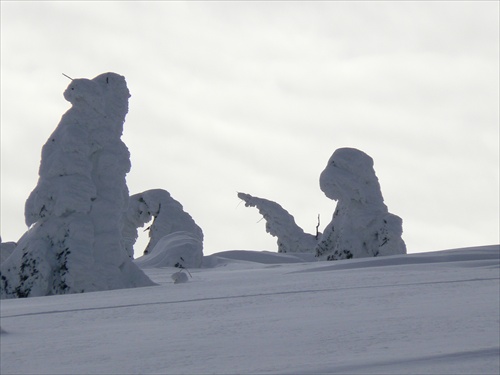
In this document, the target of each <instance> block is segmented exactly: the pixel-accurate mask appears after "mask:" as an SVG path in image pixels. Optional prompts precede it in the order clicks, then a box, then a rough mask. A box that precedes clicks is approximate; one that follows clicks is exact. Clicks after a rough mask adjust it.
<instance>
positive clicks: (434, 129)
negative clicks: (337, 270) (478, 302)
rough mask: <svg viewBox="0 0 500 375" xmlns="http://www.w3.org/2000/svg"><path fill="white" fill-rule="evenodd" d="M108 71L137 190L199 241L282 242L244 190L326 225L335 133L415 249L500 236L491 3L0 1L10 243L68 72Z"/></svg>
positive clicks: (267, 245)
mask: <svg viewBox="0 0 500 375" xmlns="http://www.w3.org/2000/svg"><path fill="white" fill-rule="evenodd" d="M108 71H112V72H116V73H119V74H121V75H123V76H125V78H126V80H127V83H128V87H129V89H130V91H131V94H132V97H131V98H130V102H129V106H130V109H129V113H128V115H127V118H126V122H125V125H124V135H123V140H124V142H125V143H126V144H127V146H128V148H129V150H130V152H131V161H132V170H131V172H130V173H129V175H128V177H127V181H128V186H129V190H130V193H131V194H134V193H138V192H141V191H144V190H147V189H153V188H162V189H166V190H168V191H169V192H170V193H171V194H172V196H173V197H174V198H175V199H177V200H178V201H180V202H181V203H182V205H183V206H184V208H185V210H186V211H187V212H189V213H190V214H191V216H192V217H193V218H194V219H195V221H196V222H197V223H198V224H199V225H200V226H201V227H202V229H203V231H204V234H205V254H210V253H213V252H217V251H222V250H229V249H245V250H247V249H251V250H271V251H276V250H277V246H276V240H275V239H274V238H273V237H271V236H270V235H269V234H267V233H266V232H265V227H264V222H263V221H260V222H259V219H260V215H259V214H258V211H257V210H256V209H255V208H246V207H244V204H243V203H240V201H239V199H238V198H237V196H236V193H237V192H238V191H242V192H245V193H249V194H252V195H255V196H259V197H262V198H267V199H270V200H274V201H276V202H278V203H279V204H281V205H282V206H283V207H284V208H285V209H287V210H288V211H289V212H290V213H291V214H292V215H293V216H294V217H295V219H296V221H297V223H298V224H299V225H300V226H302V228H303V229H304V230H305V231H306V232H309V233H314V231H315V226H316V218H317V215H318V214H320V215H321V229H322V228H324V227H325V226H326V224H328V222H329V221H330V220H331V215H332V213H333V211H334V208H335V202H334V201H331V200H329V199H328V198H326V197H325V196H324V194H323V193H322V192H321V191H320V189H319V181H318V180H319V175H320V173H321V171H322V170H323V169H324V167H325V166H326V163H327V161H328V158H329V157H330V155H331V154H332V153H333V151H334V150H335V149H337V148H340V147H355V148H358V149H360V150H363V151H364V152H366V153H368V154H369V155H370V156H372V158H373V159H374V161H375V171H376V173H377V176H378V178H379V180H380V184H381V187H382V193H383V195H384V198H385V203H386V204H387V206H388V208H389V211H390V212H392V213H394V214H396V215H398V216H400V217H401V218H402V219H403V231H404V233H403V238H404V240H405V241H406V244H407V247H408V252H410V253H415V252H423V251H432V250H440V249H447V248H454V247H465V246H476V245H485V244H495V243H499V242H500V240H499V211H500V208H499V188H500V186H499V168H500V166H499V2H497V1H485V2H481V1H470V2H467V1H460V2H459V1H457V2H455V1H443V2H430V1H416V2H409V1H398V2H396V1H385V2H382V1H380V2H377V1H369V2H361V1H360V2H354V1H351V2H341V1H332V2H312V1H307V2H300V1H293V2H286V1H278V2H253V1H252V2H228V1H223V2H148V1H140V2H134V1H126V2H125V1H124V2H118V1H113V2H97V1H96V2H94V1H82V2H76V1H75V2H73V1H71V2H70V1H64V2H63V1H60V2H28V1H22V2H21V1H15V2H10V1H9V2H7V1H2V2H1V235H2V241H17V239H18V238H19V237H20V236H21V235H22V234H23V233H24V231H25V230H26V227H25V225H24V202H25V201H26V199H27V197H28V195H29V194H30V192H31V191H32V189H33V188H34V187H35V186H36V183H37V180H38V166H39V163H40V152H41V148H42V146H43V144H44V143H45V142H46V140H47V138H48V137H49V135H50V134H51V133H52V131H53V130H54V129H55V127H56V126H57V124H58V123H59V120H60V118H61V116H62V114H63V113H64V112H65V111H66V110H67V109H68V108H69V107H70V104H69V103H68V102H66V101H65V100H64V98H63V95H62V93H63V91H64V90H65V88H66V87H67V85H68V84H69V80H68V79H67V78H65V77H64V76H63V75H62V74H61V73H65V74H67V75H69V76H71V77H73V78H93V77H95V76H97V75H98V74H100V73H104V72H108ZM141 241H144V240H141ZM140 252H142V249H136V254H137V253H140Z"/></svg>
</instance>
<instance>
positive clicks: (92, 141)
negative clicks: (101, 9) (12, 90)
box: [1, 73, 153, 298]
mask: <svg viewBox="0 0 500 375" xmlns="http://www.w3.org/2000/svg"><path fill="white" fill-rule="evenodd" d="M64 97H65V99H66V100H67V101H69V102H70V103H71V104H72V107H71V108H70V109H69V110H68V111H67V112H66V113H65V114H64V115H63V116H62V118H61V121H60V123H59V125H58V126H57V128H56V129H55V131H54V132H53V133H52V135H51V136H50V137H49V139H48V140H47V142H46V143H45V145H44V146H43V148H42V158H41V163H40V169H39V180H38V184H37V186H36V187H35V189H34V190H33V192H32V193H31V195H30V196H29V198H28V199H27V201H26V205H25V220H26V224H27V225H28V226H29V227H30V229H29V230H28V232H26V234H25V235H24V236H23V237H22V238H21V239H20V240H19V242H18V245H17V247H16V249H15V250H14V253H13V254H12V255H11V256H10V257H9V258H8V259H7V260H6V261H5V262H4V263H3V264H2V267H1V296H2V298H6V297H7V298H10V297H30V296H44V295H50V294H63V293H77V292H88V291H97V290H107V289H118V288H127V287H139V286H148V285H153V282H152V281H151V280H150V279H149V278H148V277H147V276H146V275H145V274H144V273H143V272H142V270H140V269H139V268H138V267H137V266H136V265H135V264H134V263H133V262H132V260H131V259H130V257H129V256H128V254H127V252H126V250H125V248H124V245H123V239H122V226H123V220H124V216H125V214H126V211H127V205H128V189H127V185H126V182H125V176H126V174H127V172H128V171H129V170H130V160H129V152H128V149H127V147H126V145H125V144H124V143H123V142H122V141H121V135H122V131H123V123H124V120H125V115H126V114H127V112H128V98H129V97H130V94H129V90H128V88H127V85H126V82H125V78H124V77H122V76H120V75H118V74H115V73H105V74H102V75H99V76H97V77H96V78H94V79H92V80H89V79H75V80H72V82H71V83H70V85H69V86H68V88H67V89H66V90H65V92H64Z"/></svg>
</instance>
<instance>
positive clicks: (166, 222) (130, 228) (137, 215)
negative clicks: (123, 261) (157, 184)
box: [123, 189, 203, 257]
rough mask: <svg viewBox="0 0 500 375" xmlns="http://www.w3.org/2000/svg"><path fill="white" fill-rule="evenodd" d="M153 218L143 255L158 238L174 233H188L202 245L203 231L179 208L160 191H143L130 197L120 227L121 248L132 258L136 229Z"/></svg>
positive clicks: (167, 194)
mask: <svg viewBox="0 0 500 375" xmlns="http://www.w3.org/2000/svg"><path fill="white" fill-rule="evenodd" d="M152 218H153V222H152V224H151V226H150V227H149V228H148V230H149V238H150V240H149V243H148V245H147V246H146V249H145V250H144V255H146V254H148V253H150V252H151V251H152V250H153V249H154V247H155V246H156V244H157V243H158V242H159V241H160V239H161V238H162V237H164V236H167V235H170V234H172V233H175V232H187V233H191V235H192V236H193V237H194V238H197V239H198V240H199V241H200V242H203V231H202V230H201V228H200V227H199V226H198V225H197V224H196V222H195V221H194V220H193V218H192V217H191V215H189V214H188V213H187V212H185V211H184V208H183V207H182V205H181V204H180V203H179V202H178V201H177V200H175V199H174V198H172V196H171V195H170V193H169V192H168V191H166V190H163V189H152V190H146V191H144V192H142V193H139V194H134V195H132V196H131V197H130V200H129V207H128V211H127V215H126V218H125V225H124V227H123V238H124V241H125V248H126V249H127V252H128V254H129V256H131V257H133V255H134V249H133V246H134V244H135V242H136V240H137V237H138V234H137V228H139V227H143V226H144V224H146V223H148V222H149V221H150V220H151V219H152Z"/></svg>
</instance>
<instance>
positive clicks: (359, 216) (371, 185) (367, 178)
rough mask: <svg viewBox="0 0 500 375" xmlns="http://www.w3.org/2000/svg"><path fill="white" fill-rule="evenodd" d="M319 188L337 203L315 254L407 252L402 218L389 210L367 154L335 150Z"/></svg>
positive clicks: (342, 255) (338, 256) (350, 255)
mask: <svg viewBox="0 0 500 375" xmlns="http://www.w3.org/2000/svg"><path fill="white" fill-rule="evenodd" d="M320 187H321V190H322V191H323V192H324V193H325V195H326V196H327V197H328V198H330V199H333V200H335V201H337V202H338V203H337V207H336V209H335V212H334V214H333V217H332V221H331V222H330V224H328V226H327V227H326V228H325V229H324V231H323V235H322V237H321V239H320V241H319V242H318V244H317V246H316V256H317V257H319V258H320V259H324V260H337V259H349V258H362V257H373V256H382V255H396V254H406V246H405V243H404V241H403V239H402V238H401V235H402V233H403V229H402V220H401V218H399V217H398V216H396V215H393V214H391V213H389V212H388V210H387V206H386V205H385V204H384V199H383V198H382V192H381V190H380V185H379V182H378V178H377V176H376V175H375V171H374V169H373V159H372V158H371V157H370V156H368V155H367V154H365V153H364V152H362V151H360V150H357V149H354V148H340V149H338V150H336V151H335V152H334V153H333V155H332V156H331V158H330V160H329V161H328V164H327V166H326V168H325V170H324V171H323V172H322V173H321V176H320Z"/></svg>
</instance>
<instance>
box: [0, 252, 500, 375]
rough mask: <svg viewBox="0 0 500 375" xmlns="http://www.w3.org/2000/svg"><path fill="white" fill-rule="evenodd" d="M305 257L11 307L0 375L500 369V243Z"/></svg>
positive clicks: (269, 257)
mask: <svg viewBox="0 0 500 375" xmlns="http://www.w3.org/2000/svg"><path fill="white" fill-rule="evenodd" d="M309 255H310V254H309ZM301 257H302V255H299V254H283V253H264V254H262V253H260V252H254V251H250V252H246V251H229V252H222V253H218V254H213V255H211V256H210V258H211V261H210V262H206V263H207V264H208V263H210V264H211V267H206V268H199V269H195V270H191V274H192V278H189V282H187V283H178V284H174V281H173V280H172V279H171V275H172V274H173V273H174V272H177V271H179V269H178V268H148V269H145V272H146V273H147V274H148V276H149V277H150V278H151V279H152V280H154V281H155V282H157V283H158V284H159V285H158V286H153V287H146V288H135V289H120V290H111V291H101V292H95V293H83V294H71V295H57V296H48V297H40V298H21V299H9V300H3V301H2V303H1V304H0V316H1V326H2V333H1V350H0V373H2V374H399V375H402V374H467V375H470V374H498V373H499V370H500V359H499V358H500V355H499V354H500V326H499V320H498V317H499V315H500V261H499V257H500V246H499V245H493V246H484V247H477V248H467V249H455V250H447V251H438V252H433V253H420V254H409V255H395V256H386V257H380V258H378V257H377V258H364V259H348V260H339V261H336V262H326V261H317V259H316V260H315V261H312V262H306V261H305V260H300V258H301ZM205 258H209V257H205ZM280 258H283V259H284V260H285V259H286V261H284V262H282V263H279V262H278V261H277V260H278V259H280ZM293 258H295V260H296V261H293V262H292V261H291V260H292V259H293ZM204 263H205V259H204Z"/></svg>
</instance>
